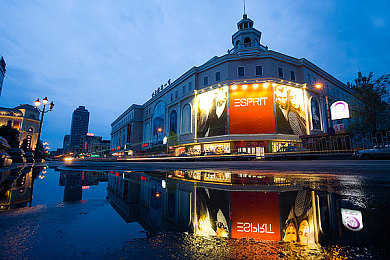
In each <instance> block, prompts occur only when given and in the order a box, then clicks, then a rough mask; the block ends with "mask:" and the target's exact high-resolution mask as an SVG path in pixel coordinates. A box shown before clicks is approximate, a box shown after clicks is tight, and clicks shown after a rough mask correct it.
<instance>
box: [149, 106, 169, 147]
mask: <svg viewBox="0 0 390 260" xmlns="http://www.w3.org/2000/svg"><path fill="white" fill-rule="evenodd" d="M164 123H165V103H164V101H160V102H158V103H157V105H156V106H155V107H154V111H153V123H152V124H153V125H152V126H153V127H152V142H153V143H155V144H158V143H162V141H163V138H164V135H165V133H164V131H158V129H159V128H161V129H163V130H165V129H164ZM165 131H166V130H165Z"/></svg>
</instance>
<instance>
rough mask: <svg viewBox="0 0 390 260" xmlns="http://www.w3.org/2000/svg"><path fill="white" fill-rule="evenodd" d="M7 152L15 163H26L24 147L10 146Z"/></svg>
mask: <svg viewBox="0 0 390 260" xmlns="http://www.w3.org/2000/svg"><path fill="white" fill-rule="evenodd" d="M7 153H8V154H9V155H10V156H11V158H12V162H13V163H26V158H24V151H23V149H22V148H10V149H8V150H7Z"/></svg>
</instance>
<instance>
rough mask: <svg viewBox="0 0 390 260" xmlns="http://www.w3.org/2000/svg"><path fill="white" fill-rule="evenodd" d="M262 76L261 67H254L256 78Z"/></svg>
mask: <svg viewBox="0 0 390 260" xmlns="http://www.w3.org/2000/svg"><path fill="white" fill-rule="evenodd" d="M261 75H263V66H256V76H261Z"/></svg>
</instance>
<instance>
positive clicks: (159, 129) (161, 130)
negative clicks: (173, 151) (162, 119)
mask: <svg viewBox="0 0 390 260" xmlns="http://www.w3.org/2000/svg"><path fill="white" fill-rule="evenodd" d="M157 132H160V133H161V132H164V133H165V134H166V135H167V154H168V153H169V144H168V140H169V138H168V137H169V134H168V133H167V132H166V131H164V130H163V129H162V128H161V127H159V128H157Z"/></svg>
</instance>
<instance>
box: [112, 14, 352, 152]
mask: <svg viewBox="0 0 390 260" xmlns="http://www.w3.org/2000/svg"><path fill="white" fill-rule="evenodd" d="M237 28H238V31H237V32H236V33H234V34H233V36H232V44H233V48H232V49H231V50H229V51H228V52H227V54H225V55H223V56H221V57H217V56H215V57H213V58H211V59H210V60H209V61H207V62H206V63H204V64H203V65H201V66H199V67H193V68H191V69H190V70H188V71H187V72H185V73H184V74H183V75H182V76H180V77H179V78H178V79H176V80H174V81H173V82H172V83H171V82H170V81H169V82H168V84H166V86H161V87H159V88H158V90H157V91H155V93H153V95H152V98H151V99H149V100H148V101H146V102H145V103H144V104H142V105H136V104H133V105H131V106H130V107H129V108H128V109H127V110H126V111H124V112H123V113H122V114H121V115H120V116H119V117H118V118H117V119H116V120H115V121H114V122H113V123H112V124H111V149H112V150H115V151H118V152H126V150H145V149H148V148H150V147H154V146H156V145H161V144H162V143H163V139H164V137H165V136H166V135H167V134H168V133H172V132H174V133H176V134H177V142H175V143H176V145H175V147H174V149H175V152H176V153H181V152H183V151H184V150H185V151H186V152H188V153H193V154H198V153H200V152H201V151H213V152H216V153H229V152H237V151H242V152H248V153H263V152H265V153H267V152H273V151H277V150H278V149H279V148H280V147H281V146H285V145H292V144H296V143H298V142H300V136H303V135H310V134H320V133H324V132H326V131H327V129H328V128H329V127H330V126H332V125H333V124H340V123H344V124H347V122H346V120H344V121H345V122H342V121H340V120H338V121H337V122H336V121H332V120H331V113H330V106H331V105H332V104H333V103H334V102H335V101H345V102H347V103H351V102H352V100H353V92H352V90H351V89H350V88H348V87H347V86H346V85H345V84H343V83H342V82H340V81H339V80H337V79H336V78H334V77H332V76H331V75H330V74H328V73H326V72H325V71H324V70H322V69H321V68H319V67H317V66H316V65H314V64H313V63H311V62H310V61H308V60H306V59H304V58H301V59H297V58H293V57H290V56H287V55H284V54H282V53H279V52H276V51H272V50H269V49H268V47H266V46H264V45H263V44H262V43H261V32H260V31H258V30H257V29H255V28H254V27H253V21H252V20H251V19H249V18H248V17H247V15H246V14H244V15H243V18H242V20H241V21H239V22H238V24H237ZM159 128H161V129H163V131H161V130H160V131H158V129H159Z"/></svg>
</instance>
